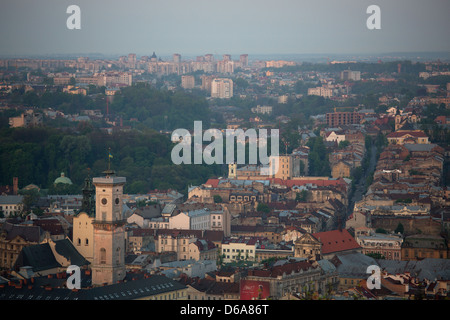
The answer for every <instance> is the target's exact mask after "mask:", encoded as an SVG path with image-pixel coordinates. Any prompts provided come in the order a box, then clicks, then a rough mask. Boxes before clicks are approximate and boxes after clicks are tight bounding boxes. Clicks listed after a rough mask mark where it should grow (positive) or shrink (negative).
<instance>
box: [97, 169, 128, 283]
mask: <svg viewBox="0 0 450 320" xmlns="http://www.w3.org/2000/svg"><path fill="white" fill-rule="evenodd" d="M125 182H126V179H125V178H124V177H115V176H114V174H113V173H112V172H108V173H107V175H106V176H105V177H101V178H94V179H93V183H94V185H95V187H96V210H95V213H96V215H95V220H94V223H93V226H94V259H93V265H92V284H93V285H103V284H104V283H107V284H114V283H117V282H118V281H121V280H123V279H124V278H125V276H126V269H125V248H126V246H125V223H126V220H125V219H123V217H122V197H123V186H124V184H125Z"/></svg>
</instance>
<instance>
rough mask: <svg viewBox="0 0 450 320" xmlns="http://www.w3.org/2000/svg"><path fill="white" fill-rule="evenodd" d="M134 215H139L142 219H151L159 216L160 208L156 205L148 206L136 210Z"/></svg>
mask: <svg viewBox="0 0 450 320" xmlns="http://www.w3.org/2000/svg"><path fill="white" fill-rule="evenodd" d="M134 213H135V214H137V215H140V216H141V217H143V218H144V219H151V218H156V217H159V216H161V207H160V206H159V204H158V205H150V206H146V207H143V208H139V209H136V210H135V211H134Z"/></svg>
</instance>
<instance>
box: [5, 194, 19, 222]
mask: <svg viewBox="0 0 450 320" xmlns="http://www.w3.org/2000/svg"><path fill="white" fill-rule="evenodd" d="M22 201H23V196H0V212H3V215H4V216H5V217H9V216H11V215H13V214H19V213H20V212H22V209H23V203H22Z"/></svg>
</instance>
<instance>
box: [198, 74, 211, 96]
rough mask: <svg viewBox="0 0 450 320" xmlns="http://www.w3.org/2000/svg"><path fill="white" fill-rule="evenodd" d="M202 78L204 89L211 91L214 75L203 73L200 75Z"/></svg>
mask: <svg viewBox="0 0 450 320" xmlns="http://www.w3.org/2000/svg"><path fill="white" fill-rule="evenodd" d="M200 79H201V80H202V90H206V91H208V92H211V83H212V81H213V79H214V77H213V76H207V75H206V74H203V75H201V76H200Z"/></svg>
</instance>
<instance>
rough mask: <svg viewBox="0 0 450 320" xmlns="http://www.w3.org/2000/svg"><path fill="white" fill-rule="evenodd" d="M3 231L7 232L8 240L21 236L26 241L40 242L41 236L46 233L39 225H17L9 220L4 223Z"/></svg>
mask: <svg viewBox="0 0 450 320" xmlns="http://www.w3.org/2000/svg"><path fill="white" fill-rule="evenodd" d="M1 231H4V232H6V233H7V235H6V239H7V240H12V239H14V238H15V237H17V236H19V237H21V238H22V239H24V240H25V241H28V242H36V243H39V242H40V241H41V237H42V235H43V233H44V231H43V230H42V228H41V227H39V226H26V225H17V224H12V223H8V222H6V223H5V224H4V225H3V228H2V230H1Z"/></svg>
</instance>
